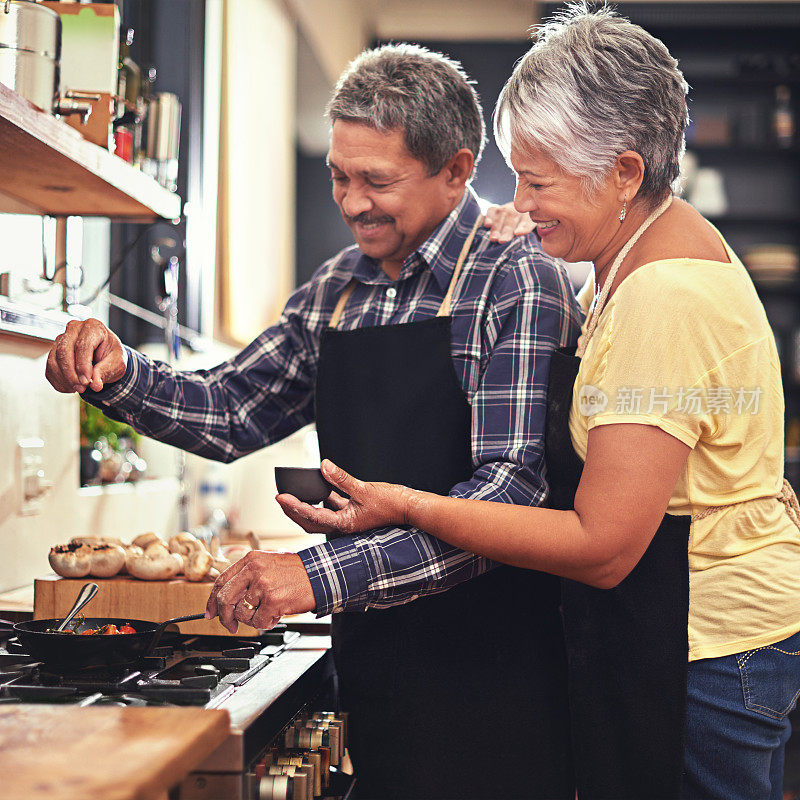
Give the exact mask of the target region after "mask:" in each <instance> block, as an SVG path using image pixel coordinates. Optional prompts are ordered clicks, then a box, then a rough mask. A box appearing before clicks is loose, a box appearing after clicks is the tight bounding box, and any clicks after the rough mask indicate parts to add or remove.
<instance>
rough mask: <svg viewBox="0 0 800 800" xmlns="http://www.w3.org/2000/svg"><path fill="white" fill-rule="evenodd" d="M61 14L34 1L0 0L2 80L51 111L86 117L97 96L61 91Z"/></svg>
mask: <svg viewBox="0 0 800 800" xmlns="http://www.w3.org/2000/svg"><path fill="white" fill-rule="evenodd" d="M60 59H61V17H59V16H58V14H57V13H56V12H55V11H53V10H52V9H50V8H47V7H45V6H43V5H40V4H39V3H38V2H35V1H34V0H0V83H3V84H5V85H6V86H8V87H9V88H10V89H13V90H14V91H15V92H16V93H17V94H19V95H22V97H24V98H26V99H27V100H30V102H31V103H33V104H34V105H35V106H38V107H39V108H41V109H42V110H43V111H46V112H48V113H49V114H58V115H64V114H80V115H81V117H82V119H84V120H85V119H86V117H88V116H89V114H90V113H91V110H92V106H91V102H90V101H91V100H96V99H99V96H98V95H91V94H86V93H84V92H67V93H66V94H65V95H64V96H63V97H62V96H61V93H60V68H59V62H60Z"/></svg>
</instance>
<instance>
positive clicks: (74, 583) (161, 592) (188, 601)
mask: <svg viewBox="0 0 800 800" xmlns="http://www.w3.org/2000/svg"><path fill="white" fill-rule="evenodd" d="M88 581H92V582H94V583H96V584H97V585H98V586H99V587H100V591H99V592H98V593H97V596H96V597H95V598H94V600H92V601H91V602H90V603H89V605H88V606H86V609H85V611H84V612H83V613H85V615H86V616H87V617H124V618H127V619H144V620H149V621H151V622H163V621H164V620H165V619H171V618H172V617H182V616H185V615H186V614H199V613H201V612H202V611H205V609H206V601H207V600H208V595H209V593H210V592H211V586H212V585H213V584H212V582H211V581H198V582H193V581H187V580H186V579H185V578H181V579H178V578H176V579H174V580H169V581H140V580H137V579H136V578H131V577H130V576H127V575H119V576H116V577H114V578H61V577H59V576H58V575H47V576H45V577H43V578H37V579H36V580H35V581H34V584H33V618H34V619H55V618H56V617H64V616H66V614H67V612H68V611H69V610H70V608H72V604H73V603H74V602H75V598H76V597H77V596H78V592H79V591H80V590H81V586H83V585H84V584H85V583H87V582H88ZM180 628H181V632H182V633H194V634H205V635H208V634H213V635H216V636H230V635H231V634H229V633H228V631H226V630H225V628H223V627H222V625H220V623H219V620H217V619H212V620H207V619H201V620H197V621H196V622H182V623H181V624H180ZM236 635H237V636H250V635H253V636H255V635H256V631H255V629H254V628H250V627H249V626H247V625H243V624H242V625H240V626H239V632H238V633H237V634H236Z"/></svg>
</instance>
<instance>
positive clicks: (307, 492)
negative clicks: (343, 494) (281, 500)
mask: <svg viewBox="0 0 800 800" xmlns="http://www.w3.org/2000/svg"><path fill="white" fill-rule="evenodd" d="M275 485H276V486H277V487H278V493H279V494H293V495H294V496H295V497H296V498H297V499H298V500H302V501H303V502H304V503H308V504H309V505H312V506H313V505H316V504H317V503H321V502H322V501H323V500H325V499H327V497H328V495H329V494H330V493H331V491H332V490H333V488H334V487H333V486H331V484H329V483H328V481H326V480H325V478H323V477H322V470H319V469H313V468H310V469H309V468H306V467H275Z"/></svg>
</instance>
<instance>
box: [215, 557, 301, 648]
mask: <svg viewBox="0 0 800 800" xmlns="http://www.w3.org/2000/svg"><path fill="white" fill-rule="evenodd" d="M316 605H317V602H316V600H315V599H314V591H313V590H312V588H311V581H309V579H308V574H307V573H306V569H305V567H304V566H303V562H302V561H301V559H300V556H298V555H297V554H296V553H277V552H267V551H265V550H252V551H251V552H249V553H248V554H247V555H246V556H244V557H243V558H241V559H239V560H238V561H237V562H236V563H235V564H232V565H231V566H230V567H228V569H226V570H225V572H223V573H222V575H220V576H219V578H217V580H216V581H214V586H213V587H212V589H211V594H210V596H209V598H208V604H207V606H206V617H207V618H208V619H213V618H214V617H216V616H219V621H220V622H221V623H222V624H223V625H224V626H225V627H226V628H227V629H228V630H229V631H230V632H231V633H236V631H237V630H238V628H239V622H244V623H246V624H247V625H250V626H252V627H253V628H261V629H267V630H269V629H270V628H274V627H275V625H277V624H278V622H279V621H280V618H281V617H282V616H283V615H284V614H301V613H303V612H304V611H313V610H314V609H315V608H316Z"/></svg>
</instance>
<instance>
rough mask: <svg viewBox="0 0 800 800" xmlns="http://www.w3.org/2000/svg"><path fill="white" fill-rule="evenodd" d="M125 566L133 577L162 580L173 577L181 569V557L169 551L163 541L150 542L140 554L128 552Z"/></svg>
mask: <svg viewBox="0 0 800 800" xmlns="http://www.w3.org/2000/svg"><path fill="white" fill-rule="evenodd" d="M138 538H140V537H137V539H138ZM134 541H136V539H135V540H134ZM125 566H126V568H127V570H128V572H129V573H130V574H131V575H133V577H134V578H140V579H141V580H145V581H163V580H167V579H168V578H174V577H175V576H176V575H177V574H178V573H179V572H180V571H181V569H182V567H183V558H182V556H180V555H179V554H178V553H170V551H169V550H168V549H167V547H166V545H164V544H163V543H161V544H159V543H158V542H152V543H151V544H150V545H149V546H148V547H146V548H144V549H143V550H142V552H141V554H138V553H134V552H129V553H128V555H127V557H126V559H125Z"/></svg>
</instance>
